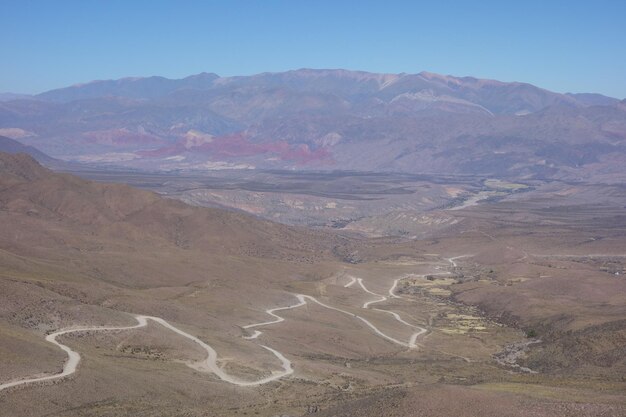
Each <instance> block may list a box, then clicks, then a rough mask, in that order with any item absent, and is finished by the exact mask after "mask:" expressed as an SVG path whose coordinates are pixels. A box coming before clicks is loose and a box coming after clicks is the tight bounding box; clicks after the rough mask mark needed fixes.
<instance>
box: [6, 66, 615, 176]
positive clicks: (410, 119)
mask: <svg viewBox="0 0 626 417" xmlns="http://www.w3.org/2000/svg"><path fill="white" fill-rule="evenodd" d="M625 108H626V106H625V105H624V102H620V101H619V100H617V99H614V98H610V97H605V96H602V95H599V94H591V93H589V94H559V93H554V92H551V91H548V90H545V89H542V88H539V87H536V86H533V85H531V84H527V83H520V82H513V83H506V82H500V81H495V80H485V79H478V78H474V77H454V76H446V75H439V74H433V73H428V72H421V73H419V74H376V73H369V72H363V71H348V70H315V69H300V70H293V71H286V72H279V73H262V74H257V75H251V76H235V77H219V76H217V75H216V74H211V73H202V74H198V75H194V76H190V77H186V78H183V79H179V80H171V79H167V78H164V77H146V78H123V79H120V80H110V81H94V82H91V83H87V84H80V85H74V86H70V87H66V88H62V89H57V90H51V91H48V92H45V93H42V94H39V95H37V96H35V97H34V99H28V100H13V101H5V102H1V103H0V132H8V133H4V134H5V135H6V136H9V134H10V133H11V132H18V133H19V137H18V135H17V134H16V136H15V137H13V138H14V139H16V140H19V141H21V142H23V143H25V144H28V145H32V146H35V147H37V148H39V149H41V150H42V151H44V152H46V153H48V154H51V155H53V156H56V157H60V158H63V159H71V160H76V161H80V162H84V163H91V164H100V165H102V164H113V165H121V166H126V167H132V168H139V169H160V170H211V169H233V168H235V169H241V168H272V169H275V168H278V169H315V170H327V169H353V170H365V171H370V170H374V171H401V172H413V173H421V172H428V173H446V174H472V175H493V176H506V177H517V178H538V177H542V178H544V177H545V178H562V179H581V178H582V179H589V178H596V179H602V180H603V181H604V180H606V179H607V178H614V177H615V175H622V174H623V171H624V170H623V169H622V168H621V166H623V165H621V164H622V163H623V162H624V153H625V151H624V149H625V148H626V110H625Z"/></svg>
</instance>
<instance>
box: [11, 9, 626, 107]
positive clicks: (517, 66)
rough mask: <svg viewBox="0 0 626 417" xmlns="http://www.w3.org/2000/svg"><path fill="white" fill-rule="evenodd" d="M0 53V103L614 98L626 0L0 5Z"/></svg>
mask: <svg viewBox="0 0 626 417" xmlns="http://www.w3.org/2000/svg"><path fill="white" fill-rule="evenodd" d="M0 52H1V54H2V55H1V56H2V61H1V63H0V92H2V91H4V92H7V91H10V92H21V93H34V92H41V91H44V90H48V89H51V88H56V87H62V86H66V85H69V84H74V83H78V82H85V81H90V80H93V79H111V78H120V77H126V76H145V75H163V76H166V77H170V78H180V77H184V76H187V75H190V74H194V73H199V72H203V71H206V72H215V73H217V74H219V75H246V74H253V73H259V72H264V71H284V70H289V69H296V68H303V67H307V68H347V69H360V70H366V71H373V72H394V73H397V72H408V73H413V72H419V71H431V72H437V73H443V74H453V75H472V76H476V77H483V78H495V79H499V80H503V81H525V82H530V83H532V84H536V85H538V86H541V87H544V88H548V89H550V90H554V91H559V92H567V91H573V92H583V91H584V92H600V93H603V94H607V95H611V96H616V97H619V98H624V97H626V0H616V1H608V0H605V1H602V0H595V1H591V0H590V1H574V0H572V1H556V0H543V1H529V0H525V1H513V0H499V1H484V0H474V1H441V0H431V1H428V2H420V1H407V2H401V1H389V0H387V1H377V2H368V1H341V0H334V1H322V0H307V1H295V0H292V1H272V0H258V1H232V0H231V1H196V2H194V1H182V0H180V1H158V0H152V1H138V0H121V1H117V0H106V1H104V0H102V1H93V0H81V1H62V0H58V1H28V0H13V1H11V0H0Z"/></svg>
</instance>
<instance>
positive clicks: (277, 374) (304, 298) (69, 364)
mask: <svg viewBox="0 0 626 417" xmlns="http://www.w3.org/2000/svg"><path fill="white" fill-rule="evenodd" d="M467 256H471V255H462V256H456V257H452V258H447V259H446V260H447V261H448V262H449V263H450V264H451V266H452V267H456V266H457V264H456V262H455V260H456V259H459V258H464V257H467ZM444 274H450V272H444V273H440V274H434V275H444ZM404 278H405V277H402V278H397V279H395V280H394V281H393V284H392V286H391V287H390V288H389V290H388V296H384V295H381V294H377V293H375V292H373V291H371V290H369V289H368V288H367V287H366V286H365V283H364V282H363V279H362V278H356V277H351V279H350V281H349V282H348V283H347V284H345V285H344V287H345V288H348V287H352V286H353V285H354V284H358V285H359V286H360V287H361V289H362V290H363V291H365V292H366V293H368V294H371V295H373V296H375V297H377V298H376V299H374V300H370V301H366V302H365V303H364V304H363V305H362V307H361V308H364V309H370V306H371V305H372V304H376V303H381V302H383V301H387V300H388V299H389V298H396V299H398V298H404V297H401V296H399V295H396V294H395V289H396V287H397V286H398V282H399V281H400V280H402V279H404ZM294 295H295V297H296V299H297V300H298V302H297V303H296V304H292V305H289V306H286V307H276V308H271V309H268V310H265V312H266V313H267V314H268V315H270V316H272V317H273V318H274V319H273V320H268V321H263V322H260V323H253V324H248V325H246V326H243V328H244V329H253V328H256V327H263V326H269V325H272V324H277V323H280V322H283V321H285V319H284V318H283V317H281V316H279V315H278V314H276V312H277V311H286V310H291V309H294V308H298V307H302V306H304V305H306V304H308V303H309V302H311V303H315V304H317V305H319V306H321V307H324V308H326V309H329V310H333V311H336V312H339V313H342V314H345V315H347V316H350V317H352V318H354V319H356V320H359V321H361V322H362V323H363V324H365V325H366V326H367V327H369V328H370V329H371V331H372V332H373V333H374V334H376V335H378V336H380V337H382V338H384V339H386V340H388V341H389V342H392V343H395V344H397V345H399V346H402V347H405V348H409V349H414V348H417V347H418V345H417V338H418V337H419V336H420V335H422V334H424V333H426V331H427V330H426V329H425V328H423V327H420V326H417V325H414V324H411V323H409V322H407V321H405V320H403V319H402V317H400V315H399V314H398V313H396V312H394V311H390V310H383V309H379V308H372V309H371V310H375V311H378V312H383V313H386V314H391V315H392V316H393V317H394V319H396V320H397V321H398V322H399V323H402V324H403V325H405V326H407V327H410V328H412V329H416V330H417V331H416V332H413V333H412V334H411V336H410V337H409V340H408V341H406V342H405V341H402V340H398V339H396V338H394V337H392V336H389V335H388V334H386V333H384V332H383V331H381V330H380V329H379V328H377V327H376V326H375V325H374V324H372V323H371V322H370V321H369V320H367V319H366V318H364V317H362V316H360V315H358V314H355V313H352V312H350V311H347V310H344V309H341V308H338V307H333V306H330V305H328V304H325V303H323V302H321V301H319V300H318V299H316V298H315V297H313V296H310V295H304V294H294ZM133 317H134V318H135V320H136V321H137V324H134V325H131V326H121V327H120V326H118V327H113V326H100V327H97V326H94V327H76V328H69V329H62V330H59V331H56V332H54V333H51V334H49V335H47V336H46V341H48V342H50V343H52V344H54V345H56V346H57V347H59V348H60V349H62V350H63V351H64V352H65V353H66V354H67V360H66V361H65V363H64V365H63V370H62V371H61V372H60V373H58V374H54V375H46V376H42V377H36V378H27V379H21V380H16V381H10V382H5V383H3V384H0V391H3V390H6V389H8V388H12V387H16V386H20V385H26V384H33V383H39V382H46V381H51V380H56V379H61V378H64V377H67V376H69V375H72V374H74V373H75V372H76V370H77V369H78V365H79V363H80V361H81V356H80V354H79V353H78V352H76V351H74V350H72V349H71V348H70V347H69V346H67V345H64V344H63V343H61V342H59V341H58V340H57V338H58V337H59V336H65V335H69V334H72V333H81V332H101V331H127V330H133V329H138V328H141V327H146V326H147V325H148V321H153V322H155V323H157V324H160V325H161V326H163V327H165V328H166V329H168V330H170V331H172V332H174V333H176V334H178V335H179V336H182V337H184V338H186V339H189V340H191V341H192V342H194V343H196V344H198V345H199V346H200V347H202V348H203V349H204V350H205V352H206V353H207V357H206V359H204V360H203V361H200V362H195V363H189V364H187V365H188V366H189V367H191V368H193V369H196V370H198V371H201V372H206V373H212V374H214V375H215V376H217V377H218V378H219V379H221V380H222V381H224V382H228V383H231V384H233V385H236V386H240V387H249V386H258V385H263V384H267V383H269V382H272V381H276V380H278V379H280V378H283V377H285V376H288V375H291V374H293V367H292V364H291V361H290V360H289V359H287V358H286V357H285V356H283V354H282V353H280V352H278V351H277V350H275V349H273V348H271V347H269V346H265V345H259V346H261V347H262V348H264V349H266V350H267V351H269V352H271V353H272V354H273V355H274V356H276V358H277V359H278V360H279V361H280V363H281V367H282V370H280V371H273V372H272V373H271V375H269V376H267V377H264V378H261V379H258V380H254V381H247V380H243V379H240V378H238V377H235V376H232V375H229V374H228V373H226V372H225V371H224V370H223V369H222V368H221V367H219V366H218V364H217V360H218V357H217V352H216V351H215V349H213V348H212V347H211V346H210V345H208V344H207V343H205V342H203V341H202V340H200V339H199V338H197V337H196V336H193V335H191V334H189V333H187V332H185V331H183V330H181V329H179V328H178V327H175V326H173V325H172V324H170V323H169V322H167V321H166V320H164V319H162V318H160V317H154V316H144V315H133ZM261 334H263V332H261V331H260V330H254V332H253V333H252V334H251V335H249V336H244V338H245V339H248V340H251V339H257V338H258V337H259V336H260V335H261ZM466 360H467V359H466Z"/></svg>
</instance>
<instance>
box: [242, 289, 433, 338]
mask: <svg viewBox="0 0 626 417" xmlns="http://www.w3.org/2000/svg"><path fill="white" fill-rule="evenodd" d="M401 279H403V278H397V279H395V280H394V281H393V286H392V287H391V288H390V289H389V296H390V297H393V298H402V297H400V296H397V295H396V294H395V293H394V289H395V288H396V286H397V285H398V281H399V280H401ZM355 283H358V285H359V286H360V287H361V288H362V289H363V291H365V292H366V293H368V294H372V295H374V296H376V297H378V298H377V299H376V300H371V301H367V302H365V303H364V304H363V306H362V307H361V308H364V309H369V306H370V305H372V304H375V303H380V302H383V301H386V300H387V297H386V296H384V295H380V294H376V293H374V292H372V291H370V290H369V289H368V288H367V287H366V286H365V284H364V283H363V279H362V278H355V277H350V282H348V283H347V284H346V285H344V288H348V287H351V286H353V285H354V284H355ZM296 298H297V299H298V301H299V302H298V303H297V304H293V305H290V306H287V307H279V308H272V309H269V310H265V312H266V313H267V314H269V315H270V316H272V317H275V320H269V321H264V322H260V323H253V324H248V325H246V326H243V328H244V329H252V328H255V327H262V326H268V325H271V324H276V323H280V322H283V321H285V319H284V318H283V317H281V316H279V315H277V314H276V313H275V312H276V311H285V310H290V309H293V308H298V307H302V306H304V305H305V304H307V300H308V301H310V302H313V303H315V304H317V305H319V306H321V307H324V308H327V309H329V310H333V311H337V312H339V313H342V314H345V315H347V316H350V317H353V318H355V319H357V320H359V321H361V322H362V323H364V324H365V325H366V326H367V327H369V328H370V329H371V330H372V331H373V332H374V334H376V335H378V336H380V337H382V338H383V339H386V340H388V341H390V342H392V343H395V344H397V345H399V346H402V347H406V348H409V349H415V348H417V347H418V345H417V343H416V340H417V338H418V337H419V336H420V335H422V334H424V333H426V331H427V330H426V329H425V328H423V327H420V326H416V325H413V324H411V323H409V322H407V321H405V320H403V319H402V317H400V315H399V314H398V313H396V312H393V311H388V310H382V309H379V308H374V309H372V310H375V311H379V312H382V313H386V314H391V315H392V316H393V317H394V318H395V319H396V320H397V321H398V322H400V323H402V324H403V325H405V326H408V327H411V328H413V329H417V330H418V331H417V332H415V333H413V334H411V337H410V338H409V340H408V342H404V341H402V340H398V339H396V338H395V337H392V336H389V335H388V334H386V333H385V332H383V331H382V330H380V329H379V328H378V327H376V326H375V325H374V324H372V322H370V321H369V320H367V319H366V318H364V317H361V316H359V315H358V314H354V313H352V312H350V311H347V310H343V309H341V308H338V307H333V306H330V305H328V304H325V303H323V302H321V301H319V300H318V299H316V298H315V297H312V296H310V295H304V294H296ZM262 334H263V332H261V331H259V330H255V331H254V333H253V334H252V335H250V336H243V338H244V339H248V340H250V339H256V338H258V337H259V336H260V335H262Z"/></svg>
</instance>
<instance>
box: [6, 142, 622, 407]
mask: <svg viewBox="0 0 626 417" xmlns="http://www.w3.org/2000/svg"><path fill="white" fill-rule="evenodd" d="M82 175H84V176H86V177H98V178H97V179H99V180H103V179H105V180H108V181H118V182H128V183H131V184H133V185H135V186H142V187H144V188H149V189H152V190H156V191H159V192H161V193H164V192H165V194H170V193H173V195H172V194H170V195H166V196H159V195H158V194H155V193H153V192H151V191H141V190H138V189H135V188H132V187H130V186H128V185H123V184H120V185H115V184H111V183H106V182H91V181H88V180H84V179H80V178H78V177H76V176H74V175H70V174H56V173H53V172H51V171H49V170H47V169H45V168H42V167H41V166H39V165H38V164H37V163H36V162H35V161H34V160H32V159H31V158H30V157H28V156H26V155H23V154H17V155H9V154H4V153H3V154H0V224H1V225H2V234H0V259H1V261H0V285H1V286H2V289H1V291H0V297H1V298H0V332H1V334H2V338H0V358H2V359H1V360H0V375H1V376H2V378H1V379H0V415H2V416H15V415H24V416H44V415H46V416H50V415H54V416H95V415H98V416H119V415H133V416H170V415H189V416H231V415H232V416H235V415H262V416H281V415H282V416H301V415H306V414H311V413H312V414H316V415H322V416H380V415H385V416H408V415H424V416H448V415H460V416H463V415H466V416H474V415H486V416H492V415H493V416H526V415H536V416H621V415H624V413H625V412H626V408H625V402H626V396H625V395H624V392H625V391H626V381H625V380H624V375H625V374H626V352H625V351H624V346H626V320H625V319H624V318H625V317H626V280H625V277H626V269H625V268H626V216H625V215H624V207H625V206H626V193H625V192H624V191H625V190H624V188H623V187H622V186H619V185H603V184H583V183H577V184H566V183H562V182H549V183H543V184H540V183H533V184H528V185H527V186H528V187H530V188H531V189H529V190H525V191H524V192H512V191H511V189H512V188H518V186H514V185H511V184H513V183H506V182H494V181H493V180H488V179H485V178H482V179H481V178H476V179H451V178H448V179H446V180H445V181H444V180H443V179H440V178H439V179H438V178H435V179H433V178H413V177H411V178H404V179H401V180H402V181H404V182H402V183H400V184H399V183H398V181H400V180H399V179H398V178H389V177H385V176H376V175H371V176H369V177H367V178H365V179H363V178H359V177H358V176H356V175H354V174H351V175H347V174H343V175H335V176H334V177H331V178H329V177H323V179H322V180H316V179H315V178H308V179H307V178H306V177H305V176H295V177H293V178H289V177H287V176H286V174H283V173H274V174H271V175H273V177H271V178H273V179H272V180H271V181H268V182H272V183H274V184H276V185H275V188H274V189H271V190H264V189H263V188H264V185H263V182H256V183H253V182H251V181H250V179H249V178H246V177H245V176H243V177H240V178H237V177H236V176H233V177H232V180H231V186H230V187H226V186H225V185H224V184H225V180H224V179H223V178H222V179H219V178H217V179H216V178H212V179H211V178H205V179H204V183H201V184H200V186H201V187H200V188H202V189H203V190H204V191H203V192H206V193H212V192H214V190H213V188H212V187H214V188H215V189H217V190H218V191H215V192H216V193H219V192H220V191H219V190H225V191H224V194H223V195H229V196H231V197H229V198H231V200H228V201H230V203H229V204H223V205H222V206H228V207H230V208H237V209H238V210H235V211H233V210H228V211H227V210H224V209H222V208H212V207H198V206H190V205H187V204H186V203H183V202H180V201H177V200H176V199H177V198H178V199H182V200H185V201H189V195H190V194H189V191H184V188H185V187H186V186H187V185H186V184H189V183H190V182H193V181H196V182H199V181H200V179H201V178H191V179H190V178H181V179H179V180H178V182H177V181H172V182H170V181H169V180H168V179H167V178H165V177H163V176H159V175H154V176H150V175H148V174H143V175H137V176H135V177H132V178H131V177H130V176H128V175H127V174H110V176H109V177H108V178H107V177H106V175H105V174H102V173H100V174H94V173H93V172H88V173H83V174H82ZM265 175H270V174H265ZM125 176H126V180H121V179H122V178H124V177H125ZM278 177H282V178H284V180H283V181H275V180H274V178H278ZM329 181H331V182H335V183H337V182H338V183H342V182H348V184H349V185H347V186H346V190H344V191H341V189H340V187H326V188H325V187H324V186H323V184H326V183H328V182H329ZM446 181H448V182H449V183H446ZM373 182H375V183H378V184H379V188H373V187H371V185H370V183H373ZM207 184H208V185H207ZM294 184H296V185H297V187H296V185H294ZM358 184H362V186H361V189H360V188H359V186H358ZM393 184H396V186H393ZM281 187H282V188H281ZM330 188H333V189H335V190H336V191H335V194H334V195H329V190H330ZM452 189H460V190H462V191H459V193H463V194H462V195H463V196H465V197H463V198H460V199H454V197H455V195H454V194H451V193H450V191H449V190H452ZM498 189H500V190H502V189H508V191H507V192H503V194H499V195H497V196H495V197H496V198H491V197H493V196H488V199H487V200H482V198H475V199H474V200H479V201H472V198H467V197H468V196H471V195H476V194H479V193H481V192H483V193H484V192H494V191H496V192H497V191H498ZM360 190H361V191H360ZM364 190H365V191H364ZM367 190H369V191H367ZM372 190H379V191H380V195H381V196H382V197H381V198H382V199H383V201H384V202H385V204H389V206H390V207H392V208H394V210H395V208H396V206H394V204H391V203H392V202H393V201H396V200H394V199H397V203H395V204H398V206H397V207H400V205H401V204H406V206H405V207H404V208H405V209H406V211H407V212H410V213H411V215H412V216H416V215H417V214H419V213H421V215H425V216H428V217H430V218H442V219H449V220H448V221H446V222H445V224H444V225H441V226H440V227H436V226H435V225H428V224H426V225H424V224H423V225H422V227H421V228H420V231H419V233H420V234H419V237H418V238H417V239H414V238H412V235H410V234H408V233H406V231H405V229H403V230H402V231H401V233H392V232H393V231H394V230H395V229H394V228H395V227H396V226H395V223H393V222H388V221H386V219H387V218H388V217H386V216H390V214H389V212H385V211H384V210H380V211H377V209H376V206H375V204H376V203H375V202H374V206H373V207H368V206H367V205H361V206H359V205H357V204H355V208H353V209H351V210H352V211H350V212H342V211H340V208H341V206H342V205H343V204H346V203H345V202H346V201H357V202H359V201H362V200H359V199H357V198H356V197H357V196H360V197H359V198H362V197H363V196H364V195H365V194H375V193H373V192H372ZM389 190H391V191H389ZM402 190H405V191H402ZM226 191H227V192H228V193H231V194H226ZM366 191H367V192H366ZM236 193H239V194H236ZM248 193H259V197H258V199H259V200H260V201H262V204H259V205H260V206H262V207H265V208H266V209H267V207H268V206H267V205H266V203H265V201H267V199H270V198H276V196H279V197H280V198H281V201H285V200H288V199H296V197H294V195H295V194H297V195H298V197H297V198H301V197H299V196H311V198H320V199H332V200H333V201H337V202H338V204H337V207H335V208H336V209H337V210H336V211H335V213H334V214H326V215H325V216H326V217H314V216H313V215H309V214H307V215H305V216H301V217H289V216H290V215H287V214H285V216H286V217H287V220H286V221H285V223H289V224H287V225H285V224H280V223H274V222H269V221H267V220H265V219H262V218H261V216H262V217H268V218H271V216H269V215H268V214H267V213H256V216H252V215H250V214H247V213H243V212H242V211H245V210H246V207H236V206H235V205H234V204H232V201H233V199H234V197H232V196H236V195H240V196H241V195H247V194H248ZM268 194H269V195H270V196H271V197H268ZM401 196H405V197H404V199H402V198H401ZM223 201H224V200H223V199H222V202H223ZM374 201H377V200H374ZM426 201H428V203H426ZM468 201H470V203H467V202H468ZM419 202H422V203H423V204H422V205H420V204H419ZM195 203H196V204H197V203H198V202H197V201H195ZM214 203H215V200H213V201H212V202H211V204H214ZM466 203H467V204H466ZM255 204H256V203H255ZM315 204H320V203H319V202H317V201H315V202H314V203H313V205H315ZM215 205H216V206H217V205H218V204H215ZM269 207H272V206H269ZM381 207H382V203H381ZM335 208H333V207H331V208H328V209H327V210H330V211H331V213H332V211H333V210H334V209H335ZM366 210H371V211H370V212H367V211H366ZM305 211H306V212H307V213H313V212H314V210H312V209H310V208H307V210H305ZM250 212H252V213H253V211H252V210H250ZM285 213H291V212H290V211H287V210H286V211H285ZM333 216H334V217H336V219H339V220H342V219H344V218H350V217H357V216H358V217H359V218H360V220H359V221H351V222H347V223H345V224H339V225H337V224H334V225H333V224H332V223H330V224H328V223H327V222H328V220H329V219H333V218H334V217H333ZM392 218H393V219H395V217H392ZM311 219H316V221H319V223H318V224H317V225H316V226H317V227H316V228H314V229H311V228H304V227H302V226H301V225H299V224H309V223H310V222H311ZM320 219H324V220H325V221H324V222H322V221H320ZM371 219H376V225H377V228H376V229H374V228H373V226H368V227H369V228H368V229H366V228H365V226H363V225H364V224H365V225H368V224H372V223H373V222H374V220H371ZM279 220H284V219H282V218H281V219H279ZM366 220H367V221H368V222H369V223H366ZM350 225H352V227H349V226H350ZM356 225H359V227H357V226H356ZM333 226H334V227H333ZM415 233H417V232H415ZM407 237H408V238H407ZM68 357H69V358H70V360H69V361H68V362H66V359H67V358H68ZM41 379H46V380H41ZM9 385H14V386H9Z"/></svg>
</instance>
